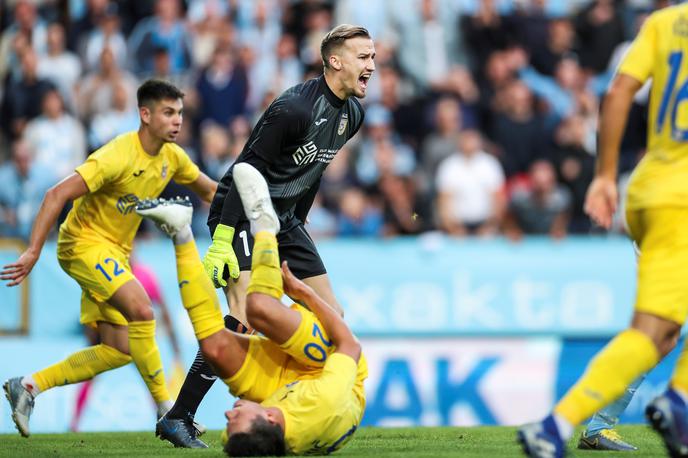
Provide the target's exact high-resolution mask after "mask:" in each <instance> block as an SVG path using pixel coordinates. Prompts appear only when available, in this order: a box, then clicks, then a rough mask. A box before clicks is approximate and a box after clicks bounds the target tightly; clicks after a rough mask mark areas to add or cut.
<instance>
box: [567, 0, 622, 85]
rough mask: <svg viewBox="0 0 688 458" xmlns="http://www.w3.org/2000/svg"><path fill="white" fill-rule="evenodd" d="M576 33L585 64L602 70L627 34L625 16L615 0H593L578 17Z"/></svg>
mask: <svg viewBox="0 0 688 458" xmlns="http://www.w3.org/2000/svg"><path fill="white" fill-rule="evenodd" d="M616 3H618V2H616ZM576 33H577V35H578V44H579V54H580V59H581V66H582V67H583V68H585V69H587V70H590V71H592V72H593V73H602V72H603V71H604V70H605V69H606V68H607V63H608V62H609V58H610V57H611V55H612V53H613V52H614V48H616V46H617V45H618V44H619V43H621V42H622V41H624V38H625V33H624V23H623V18H622V17H621V14H620V13H619V11H618V10H617V6H616V4H615V1H614V0H593V1H592V2H590V4H589V5H588V6H587V7H586V8H584V9H583V10H582V11H581V12H580V13H579V14H578V16H577V17H576Z"/></svg>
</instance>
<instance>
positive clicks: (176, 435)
mask: <svg viewBox="0 0 688 458" xmlns="http://www.w3.org/2000/svg"><path fill="white" fill-rule="evenodd" d="M198 426H200V427H201V428H203V430H204V431H203V432H205V427H203V426H202V425H198ZM200 434H201V432H200V429H199V428H197V427H196V423H195V422H192V421H191V420H187V419H183V418H168V417H167V415H163V417H162V418H161V419H160V420H158V423H157V424H156V425H155V435H156V436H157V437H159V438H160V440H166V441H168V442H171V443H172V445H174V446H175V447H182V448H208V446H207V445H206V443H205V442H203V441H202V440H200V439H198V437H197V436H199V435H200Z"/></svg>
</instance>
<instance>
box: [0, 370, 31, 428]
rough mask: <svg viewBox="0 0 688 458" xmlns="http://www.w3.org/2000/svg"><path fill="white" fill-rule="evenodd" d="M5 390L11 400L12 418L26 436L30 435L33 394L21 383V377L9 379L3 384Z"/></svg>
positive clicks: (6, 395)
mask: <svg viewBox="0 0 688 458" xmlns="http://www.w3.org/2000/svg"><path fill="white" fill-rule="evenodd" d="M2 388H3V390H5V397H6V398H7V400H8V401H9V402H10V407H11V408H12V420H14V424H15V426H16V427H17V430H18V431H19V434H21V435H22V436H24V437H29V418H30V417H31V412H33V396H32V395H31V393H29V392H28V390H27V389H26V388H24V386H23V385H22V384H21V377H15V378H11V379H9V380H7V381H6V382H5V383H4V384H3V385H2Z"/></svg>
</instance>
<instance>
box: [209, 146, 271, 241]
mask: <svg viewBox="0 0 688 458" xmlns="http://www.w3.org/2000/svg"><path fill="white" fill-rule="evenodd" d="M242 162H246V163H248V164H251V165H252V166H254V167H255V168H256V170H258V171H259V172H260V173H261V174H262V173H263V172H264V171H265V169H267V168H268V163H267V162H265V161H264V160H263V159H261V158H260V156H258V155H256V154H248V155H247V156H246V158H245V160H243V161H242ZM243 218H244V207H243V205H241V198H240V197H239V191H237V189H236V186H234V180H232V184H231V185H230V186H229V190H227V195H226V196H225V200H224V202H223V203H222V214H221V215H220V224H224V225H225V226H231V227H236V224H237V222H238V221H239V220H241V219H243Z"/></svg>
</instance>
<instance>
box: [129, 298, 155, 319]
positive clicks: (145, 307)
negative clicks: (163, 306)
mask: <svg viewBox="0 0 688 458" xmlns="http://www.w3.org/2000/svg"><path fill="white" fill-rule="evenodd" d="M154 319H155V314H154V313H153V306H152V305H151V303H150V301H147V300H146V301H137V302H136V303H134V304H132V306H131V308H130V310H129V321H152V320H154Z"/></svg>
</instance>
